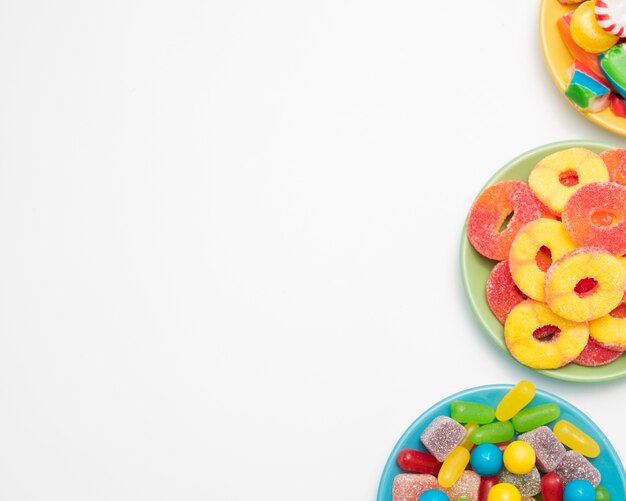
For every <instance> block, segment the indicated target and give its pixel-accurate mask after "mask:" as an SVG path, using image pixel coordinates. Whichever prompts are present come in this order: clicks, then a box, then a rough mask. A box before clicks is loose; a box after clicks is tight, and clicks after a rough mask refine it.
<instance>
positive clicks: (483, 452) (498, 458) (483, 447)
mask: <svg viewBox="0 0 626 501" xmlns="http://www.w3.org/2000/svg"><path fill="white" fill-rule="evenodd" d="M470 464H471V465H472V469H473V470H474V471H475V472H476V473H478V474H479V475H481V476H483V477H492V476H494V475H497V474H498V473H500V470H501V469H502V451H501V450H500V449H499V448H498V446H497V445H494V444H480V445H478V446H476V447H474V449H473V450H472V454H471V455H470Z"/></svg>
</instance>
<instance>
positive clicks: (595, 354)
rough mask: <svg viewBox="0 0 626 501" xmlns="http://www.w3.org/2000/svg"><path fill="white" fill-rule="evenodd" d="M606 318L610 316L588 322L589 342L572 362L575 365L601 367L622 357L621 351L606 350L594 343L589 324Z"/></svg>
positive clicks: (596, 342) (604, 347)
mask: <svg viewBox="0 0 626 501" xmlns="http://www.w3.org/2000/svg"><path fill="white" fill-rule="evenodd" d="M607 317H610V314H609V315H605V316H603V317H600V318H598V319H596V320H592V321H591V322H589V334H590V335H589V341H587V346H585V349H584V350H583V351H581V352H580V355H578V356H577V357H576V359H575V360H574V363H575V364H578V365H584V366H586V367H599V366H601V365H606V364H609V363H611V362H613V361H614V360H617V359H618V358H619V357H621V356H622V353H623V352H622V351H616V350H615V349H610V348H607V347H606V346H604V345H602V344H600V343H599V342H598V341H596V340H595V339H594V338H593V336H592V335H591V323H592V322H598V321H600V320H602V319H603V318H607Z"/></svg>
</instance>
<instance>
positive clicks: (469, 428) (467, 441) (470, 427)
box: [461, 423, 480, 451]
mask: <svg viewBox="0 0 626 501" xmlns="http://www.w3.org/2000/svg"><path fill="white" fill-rule="evenodd" d="M478 428H480V425H477V424H476V423H467V424H466V425H465V438H464V439H463V442H461V447H465V448H466V449H467V450H468V451H471V450H472V449H473V448H474V446H475V445H476V444H475V443H474V442H472V439H471V438H470V435H471V434H472V432H473V431H474V430H477V429H478Z"/></svg>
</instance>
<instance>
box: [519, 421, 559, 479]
mask: <svg viewBox="0 0 626 501" xmlns="http://www.w3.org/2000/svg"><path fill="white" fill-rule="evenodd" d="M517 438H518V439H519V440H523V441H524V442H527V443H528V444H530V446H531V447H532V448H533V449H534V450H535V456H536V465H537V468H538V469H539V471H542V472H549V471H553V470H554V469H555V468H556V467H557V466H558V465H559V463H560V462H561V461H562V460H563V456H564V455H565V447H563V444H562V443H561V442H559V439H558V438H556V435H555V434H554V432H553V431H552V430H551V429H550V428H548V427H547V426H540V427H539V428H535V429H534V430H532V431H529V432H526V433H522V434H521V435H520V436H519V437H517Z"/></svg>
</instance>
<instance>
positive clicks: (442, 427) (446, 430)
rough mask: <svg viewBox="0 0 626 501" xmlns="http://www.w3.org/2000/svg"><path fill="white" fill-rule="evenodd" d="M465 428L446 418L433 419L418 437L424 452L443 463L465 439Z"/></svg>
mask: <svg viewBox="0 0 626 501" xmlns="http://www.w3.org/2000/svg"><path fill="white" fill-rule="evenodd" d="M465 431H466V430H465V427H464V426H463V425H462V424H460V423H457V422H456V421H455V420H454V419H452V418H450V417H448V416H438V417H436V418H435V419H433V420H432V421H431V422H430V424H429V425H428V426H427V427H426V429H425V430H424V431H423V432H422V434H421V435H420V440H421V441H422V444H424V447H426V450H428V452H430V453H431V454H432V455H433V456H435V457H436V458H437V460H438V461H444V460H445V459H446V458H447V457H448V455H449V454H450V453H451V452H452V451H453V450H454V449H455V448H456V447H458V446H459V444H460V443H461V442H462V441H463V439H464V438H465Z"/></svg>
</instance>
